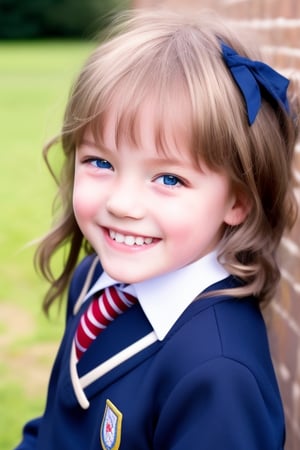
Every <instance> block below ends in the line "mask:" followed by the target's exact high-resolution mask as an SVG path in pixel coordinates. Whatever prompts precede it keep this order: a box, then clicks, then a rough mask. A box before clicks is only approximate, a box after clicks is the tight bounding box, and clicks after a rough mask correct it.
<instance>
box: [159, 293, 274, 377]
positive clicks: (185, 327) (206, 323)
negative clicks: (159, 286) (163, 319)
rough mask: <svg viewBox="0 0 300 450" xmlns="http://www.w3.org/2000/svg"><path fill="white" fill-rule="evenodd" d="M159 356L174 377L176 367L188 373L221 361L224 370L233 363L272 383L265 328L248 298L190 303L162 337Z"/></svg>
mask: <svg viewBox="0 0 300 450" xmlns="http://www.w3.org/2000/svg"><path fill="white" fill-rule="evenodd" d="M162 353H165V355H164V356H162V357H163V358H164V360H165V361H168V364H169V365H171V366H172V367H173V368H172V370H174V373H176V370H177V369H176V368H179V367H185V368H186V369H187V371H190V370H194V369H195V368H199V367H201V366H202V365H205V364H207V362H208V361H211V360H214V359H218V358H221V360H223V361H224V359H225V360H226V361H227V362H226V366H227V364H228V360H229V361H235V362H236V363H238V364H241V366H242V367H247V368H248V369H249V370H250V372H252V373H255V374H256V376H258V377H259V378H261V377H262V378H265V377H270V379H271V380H273V381H274V382H275V380H274V373H273V365H272V362H271V357H270V350H269V344H268V339H267V333H266V327H265V324H264V320H263V318H262V315H261V312H260V310H259V307H258V305H257V302H256V301H255V299H254V298H252V297H250V298H247V299H235V298H228V297H227V298H224V297H218V296H216V297H213V298H202V299H200V300H198V301H196V302H194V303H193V304H192V305H190V307H189V308H187V310H186V311H185V313H184V314H183V315H182V316H181V318H180V319H179V320H178V322H177V323H176V324H175V326H174V327H173V329H172V330H171V331H170V333H169V334H168V335H167V336H166V340H165V344H164V349H163V352H162ZM229 367H231V364H229ZM179 371H181V369H180V370H179Z"/></svg>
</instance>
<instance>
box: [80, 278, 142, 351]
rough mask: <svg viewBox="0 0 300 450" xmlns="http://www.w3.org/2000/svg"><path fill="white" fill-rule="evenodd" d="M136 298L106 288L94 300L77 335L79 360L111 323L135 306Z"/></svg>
mask: <svg viewBox="0 0 300 450" xmlns="http://www.w3.org/2000/svg"><path fill="white" fill-rule="evenodd" d="M136 300H137V299H136V298H135V297H134V296H133V295H131V294H128V293H127V292H124V291H121V290H120V288H118V287H117V286H116V285H115V286H110V287H108V288H105V289H104V291H103V293H102V295H100V297H96V298H94V300H93V301H92V303H91V304H90V306H89V307H88V309H87V310H86V312H85V313H84V314H83V315H82V316H81V319H80V322H79V324H78V327H77V331H76V335H75V349H76V356H77V359H79V358H80V357H81V356H82V354H83V353H84V352H85V351H86V350H87V348H88V347H89V345H90V344H91V343H92V342H93V341H94V340H95V339H96V337H97V336H98V335H99V334H100V333H101V331H103V330H104V329H105V328H106V327H107V326H108V325H109V323H110V322H112V321H113V320H114V319H115V318H116V317H117V316H119V315H120V314H122V313H123V312H124V311H126V310H127V309H128V308H130V307H131V306H133V305H134V303H135V302H136Z"/></svg>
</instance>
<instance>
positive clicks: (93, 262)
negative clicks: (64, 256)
mask: <svg viewBox="0 0 300 450" xmlns="http://www.w3.org/2000/svg"><path fill="white" fill-rule="evenodd" d="M102 272H103V269H102V267H101V264H100V262H99V259H98V256H97V255H96V254H92V255H88V256H86V257H85V258H84V259H83V260H82V261H81V262H80V263H79V264H78V266H77V267H76V269H75V271H74V273H73V276H72V279H71V283H70V288H69V294H68V306H67V308H68V311H67V314H69V313H70V311H71V310H72V309H73V306H74V304H75V303H76V301H77V299H78V297H79V295H80V293H81V292H82V289H83V287H85V289H86V291H88V290H89V289H90V287H91V286H92V285H93V284H94V283H95V282H96V280H97V279H98V278H99V276H100V275H101V273H102Z"/></svg>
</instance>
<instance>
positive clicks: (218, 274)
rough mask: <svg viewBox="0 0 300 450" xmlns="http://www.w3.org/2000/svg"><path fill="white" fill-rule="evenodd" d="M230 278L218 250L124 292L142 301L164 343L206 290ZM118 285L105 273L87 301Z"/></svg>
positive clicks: (131, 285)
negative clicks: (183, 314)
mask: <svg viewBox="0 0 300 450" xmlns="http://www.w3.org/2000/svg"><path fill="white" fill-rule="evenodd" d="M227 277H228V272H227V271H226V270H225V268H224V267H223V266H222V265H221V264H220V263H219V261H218V259H217V252H216V251H214V252H211V253H209V254H208V255H206V256H204V257H203V258H201V259H199V260H197V261H195V262H194V263H191V264H189V265H187V266H184V267H182V268H180V269H178V270H175V271H173V272H169V273H166V274H163V275H160V276H157V277H154V278H151V279H149V280H144V281H141V282H138V283H133V284H130V285H125V287H124V288H123V290H124V291H126V292H129V293H130V294H132V295H134V296H135V297H137V298H138V301H139V303H140V305H141V308H142V309H143V311H144V314H145V315H146V317H147V319H148V321H149V322H150V324H151V326H152V328H153V330H154V332H155V334H156V336H157V338H158V339H159V340H163V339H164V337H165V336H166V335H167V333H168V332H169V331H170V329H171V328H172V326H173V325H174V324H175V322H176V321H177V320H178V319H179V317H180V316H181V315H182V313H183V312H184V311H185V310H186V308H187V307H188V306H189V305H190V304H191V303H192V302H193V301H194V299H195V298H196V297H197V296H198V295H199V294H200V293H201V292H202V291H204V290H205V289H206V288H208V287H209V286H211V285H212V284H214V283H217V282H218V281H221V280H223V279H224V278H227ZM116 283H119V282H118V281H117V280H114V279H113V278H111V277H110V276H109V275H108V274H107V273H106V272H103V273H102V274H101V275H100V277H99V278H98V280H97V281H96V282H95V284H94V285H93V286H92V288H91V289H90V290H89V292H88V293H87V295H86V297H85V300H86V299H88V298H90V297H91V296H92V295H93V294H95V293H96V292H98V291H101V290H103V289H105V288H106V287H108V286H111V285H113V284H116ZM121 285H122V283H121Z"/></svg>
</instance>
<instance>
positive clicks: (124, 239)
mask: <svg viewBox="0 0 300 450" xmlns="http://www.w3.org/2000/svg"><path fill="white" fill-rule="evenodd" d="M109 235H110V237H111V239H114V240H115V241H116V242H119V243H120V244H125V245H129V246H133V245H145V244H146V245H149V244H151V243H152V241H153V239H152V238H150V237H146V238H144V237H142V236H126V235H124V234H121V233H117V232H115V231H113V230H109Z"/></svg>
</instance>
